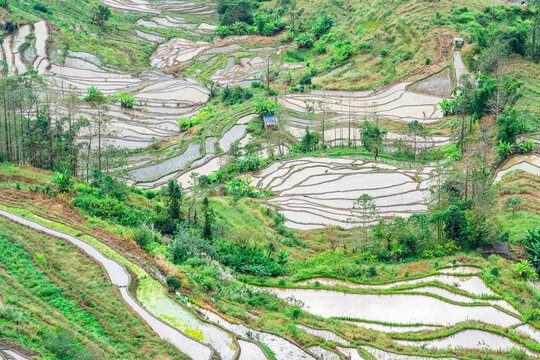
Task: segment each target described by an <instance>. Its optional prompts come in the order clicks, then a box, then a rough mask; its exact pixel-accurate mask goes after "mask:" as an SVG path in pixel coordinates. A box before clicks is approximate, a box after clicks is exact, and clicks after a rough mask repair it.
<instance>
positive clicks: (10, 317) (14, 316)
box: [0, 304, 24, 324]
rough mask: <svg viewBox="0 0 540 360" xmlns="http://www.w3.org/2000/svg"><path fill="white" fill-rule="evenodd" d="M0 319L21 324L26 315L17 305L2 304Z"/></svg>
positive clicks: (0, 305)
mask: <svg viewBox="0 0 540 360" xmlns="http://www.w3.org/2000/svg"><path fill="white" fill-rule="evenodd" d="M0 319H4V320H7V321H9V322H13V323H15V324H20V323H21V322H23V319H24V316H23V313H21V312H20V311H19V310H18V309H17V308H16V307H15V306H13V305H4V304H0Z"/></svg>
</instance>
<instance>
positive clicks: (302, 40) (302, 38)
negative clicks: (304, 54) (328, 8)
mask: <svg viewBox="0 0 540 360" xmlns="http://www.w3.org/2000/svg"><path fill="white" fill-rule="evenodd" d="M294 41H295V42H296V44H298V47H299V48H301V49H311V48H312V47H313V42H314V41H315V36H313V34H311V33H300V34H298V36H297V37H296V39H295V40H294Z"/></svg>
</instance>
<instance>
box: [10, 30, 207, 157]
mask: <svg viewBox="0 0 540 360" xmlns="http://www.w3.org/2000/svg"><path fill="white" fill-rule="evenodd" d="M31 30H32V28H31V27H30V26H29V25H27V26H23V27H21V28H20V29H19V30H17V31H16V32H15V33H14V35H13V39H15V43H13V44H12V42H13V40H12V37H8V38H6V41H4V43H3V49H4V54H5V59H6V62H7V63H8V68H9V72H10V73H12V74H16V73H19V74H20V73H23V72H24V71H26V68H30V67H33V68H34V69H35V70H37V71H38V72H39V73H40V74H44V73H45V72H48V73H50V74H51V75H52V78H53V82H54V84H55V87H56V89H58V90H60V89H71V90H73V91H75V92H78V93H79V94H81V95H83V94H86V90H87V89H88V88H89V87H90V86H94V87H96V88H97V89H98V90H100V91H102V92H103V93H104V94H106V95H114V94H117V93H119V92H125V93H132V94H133V95H134V97H135V99H136V100H137V105H136V106H135V107H134V108H133V109H124V108H122V107H121V106H120V103H119V102H117V103H114V104H111V105H110V106H109V112H108V115H109V116H110V117H111V118H112V122H111V125H110V126H111V130H112V133H113V134H114V135H112V136H111V137H110V142H111V143H112V144H114V145H117V146H120V147H127V148H131V149H134V148H141V147H145V146H147V145H148V144H149V142H150V140H151V139H152V138H156V139H157V140H163V139H170V138H171V137H175V136H178V132H177V125H176V124H175V121H176V120H177V119H178V118H179V117H191V116H193V115H195V114H196V113H197V111H198V110H200V109H201V108H202V107H203V106H204V104H205V103H206V101H207V99H208V91H207V90H206V89H205V88H204V87H202V86H200V85H199V84H198V83H197V82H196V81H195V80H193V79H188V78H174V77H172V76H167V75H163V74H161V73H158V72H154V71H146V72H143V73H141V74H140V75H139V76H134V75H131V74H127V73H118V72H112V71H110V70H104V69H103V68H101V67H100V66H101V62H100V60H99V58H97V57H96V56H95V55H93V54H87V53H82V52H70V53H68V54H69V56H68V58H67V59H66V64H65V65H62V64H55V63H52V62H51V61H50V60H49V58H48V53H47V43H48V39H49V29H48V25H47V23H46V22H45V21H41V22H38V23H36V24H35V25H34V26H33V34H34V37H35V40H34V42H33V43H32V48H33V49H34V51H33V53H35V54H36V56H35V57H34V59H33V60H31V61H30V64H28V66H27V64H26V63H25V61H24V60H23V59H22V57H21V55H20V54H19V52H18V49H19V48H20V46H21V44H23V43H25V42H27V41H29V40H27V39H28V36H29V35H30V34H31V33H32V31H31ZM27 61H28V60H27ZM61 110H62V109H61ZM81 112H82V114H85V115H87V116H89V117H92V116H93V115H95V110H93V109H91V108H89V107H83V108H82V109H81Z"/></svg>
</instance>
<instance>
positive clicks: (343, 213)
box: [253, 157, 435, 229]
mask: <svg viewBox="0 0 540 360" xmlns="http://www.w3.org/2000/svg"><path fill="white" fill-rule="evenodd" d="M434 169H435V168H434V167H432V166H425V167H422V168H420V169H401V168H398V167H397V166H393V165H387V164H382V163H376V162H371V161H365V160H354V159H345V158H313V157H304V158H299V159H295V160H288V161H278V162H275V163H273V164H272V165H270V166H269V167H267V168H266V169H263V170H262V171H261V172H260V173H259V174H256V175H255V176H253V183H254V184H255V185H256V186H258V187H259V188H260V189H267V190H271V191H273V192H275V193H276V194H277V195H276V196H275V197H273V198H271V199H269V200H268V201H269V202H270V203H271V204H274V205H276V206H278V207H279V211H280V212H281V213H282V214H283V215H284V216H285V218H286V219H287V220H286V222H285V225H286V226H288V227H290V228H293V229H317V228H322V227H324V226H326V225H336V226H342V227H344V228H350V227H353V226H358V223H357V220H356V221H352V222H351V221H349V219H350V218H351V212H352V207H353V202H354V201H355V200H356V199H357V198H358V197H360V196H361V195H362V194H364V193H366V194H369V195H370V196H371V197H373V199H374V200H375V203H376V205H377V210H378V212H379V215H380V216H381V217H394V216H403V217H408V216H410V215H411V214H413V213H415V212H422V211H425V210H426V209H427V207H426V205H425V200H426V199H427V197H428V191H427V189H428V187H429V179H430V177H431V176H432V172H433V170H434Z"/></svg>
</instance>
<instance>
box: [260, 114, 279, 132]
mask: <svg viewBox="0 0 540 360" xmlns="http://www.w3.org/2000/svg"><path fill="white" fill-rule="evenodd" d="M263 123H264V129H265V130H268V129H276V128H277V127H278V120H277V118H276V117H275V116H263Z"/></svg>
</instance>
